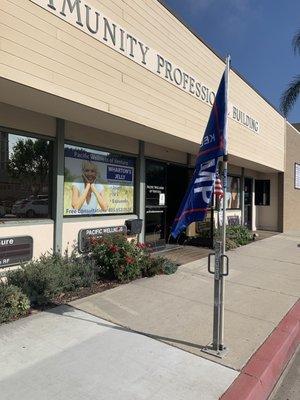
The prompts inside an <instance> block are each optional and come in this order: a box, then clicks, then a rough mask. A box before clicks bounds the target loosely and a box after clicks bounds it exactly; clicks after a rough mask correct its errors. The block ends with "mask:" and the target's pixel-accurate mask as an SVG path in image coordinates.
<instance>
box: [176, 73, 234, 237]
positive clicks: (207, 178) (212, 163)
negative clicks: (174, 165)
mask: <svg viewBox="0 0 300 400" xmlns="http://www.w3.org/2000/svg"><path fill="white" fill-rule="evenodd" d="M226 85H227V80H226V71H225V72H224V74H223V77H222V79H221V82H220V85H219V88H218V91H217V94H216V98H215V101H214V104H213V107H212V110H211V113H210V116H209V120H208V124H207V127H206V130H205V132H204V136H203V140H202V143H201V144H200V149H199V153H198V156H197V161H196V166H195V170H194V174H193V177H192V180H191V182H190V184H189V187H188V190H187V192H186V194H185V196H184V198H183V201H182V203H181V206H180V208H179V211H178V213H177V216H176V218H175V220H174V223H173V226H172V229H171V235H172V236H173V237H174V238H175V239H176V238H177V236H178V235H179V234H180V233H181V232H182V231H183V230H184V229H185V228H186V227H187V226H188V225H190V224H191V223H192V222H195V221H203V220H204V218H205V215H206V213H207V210H208V208H209V206H210V202H211V197H212V192H213V187H214V183H215V179H216V171H217V166H218V158H219V157H221V156H223V155H224V154H226V148H227V138H226V122H227V87H226Z"/></svg>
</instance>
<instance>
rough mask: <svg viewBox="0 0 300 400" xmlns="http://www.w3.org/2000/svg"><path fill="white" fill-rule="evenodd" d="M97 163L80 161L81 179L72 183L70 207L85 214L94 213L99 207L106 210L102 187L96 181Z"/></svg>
mask: <svg viewBox="0 0 300 400" xmlns="http://www.w3.org/2000/svg"><path fill="white" fill-rule="evenodd" d="M97 174H98V170H97V165H96V164H94V163H92V162H90V161H84V162H83V163H82V181H80V182H74V183H73V185H72V207H73V208H74V209H76V210H80V211H81V212H82V213H85V214H95V212H96V210H97V209H98V208H99V207H100V209H101V210H102V211H107V209H108V206H107V203H106V201H105V199H104V197H103V191H104V187H103V185H102V184H101V183H96V179H97Z"/></svg>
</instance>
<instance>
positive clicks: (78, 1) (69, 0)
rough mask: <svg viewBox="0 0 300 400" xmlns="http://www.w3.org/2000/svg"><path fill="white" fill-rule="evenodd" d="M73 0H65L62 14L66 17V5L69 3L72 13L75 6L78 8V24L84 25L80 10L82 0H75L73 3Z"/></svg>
mask: <svg viewBox="0 0 300 400" xmlns="http://www.w3.org/2000/svg"><path fill="white" fill-rule="evenodd" d="M71 1H72V0H64V2H63V5H62V9H61V12H60V13H61V15H63V16H64V17H66V16H67V15H66V5H67V3H68V7H69V11H70V13H72V12H73V11H74V10H75V8H76V13H77V21H76V24H78V25H80V26H83V23H82V19H81V10H80V3H81V0H73V4H72V2H71Z"/></svg>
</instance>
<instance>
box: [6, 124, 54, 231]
mask: <svg viewBox="0 0 300 400" xmlns="http://www.w3.org/2000/svg"><path fill="white" fill-rule="evenodd" d="M0 132H5V133H8V134H10V135H15V136H23V137H26V138H28V139H42V140H46V141H48V142H49V144H50V154H49V172H48V176H49V186H48V187H49V190H48V210H49V212H48V215H49V216H48V217H37V218H20V217H19V218H18V217H15V218H9V219H4V218H0V222H3V223H4V224H9V223H11V222H12V223H13V224H15V223H18V222H19V223H22V224H24V223H28V222H30V223H33V224H36V223H40V222H41V223H43V222H44V223H45V222H49V221H51V222H53V221H54V216H53V160H54V150H53V148H54V142H55V137H54V136H49V135H43V134H41V133H36V132H30V131H23V130H20V129H14V128H10V127H6V126H2V125H0ZM0 183H1V182H0Z"/></svg>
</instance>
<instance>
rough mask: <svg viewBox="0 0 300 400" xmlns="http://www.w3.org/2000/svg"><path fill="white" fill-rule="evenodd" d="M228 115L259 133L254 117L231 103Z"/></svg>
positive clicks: (257, 123)
mask: <svg viewBox="0 0 300 400" xmlns="http://www.w3.org/2000/svg"><path fill="white" fill-rule="evenodd" d="M229 117H231V118H232V119H233V120H234V121H236V122H238V123H239V124H241V125H243V126H245V127H246V128H248V129H250V130H251V131H253V132H255V133H259V122H258V121H257V120H256V119H255V118H254V117H252V116H251V115H249V114H247V113H246V112H245V111H242V110H241V109H239V108H238V107H236V106H234V105H232V104H230V106H229Z"/></svg>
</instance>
